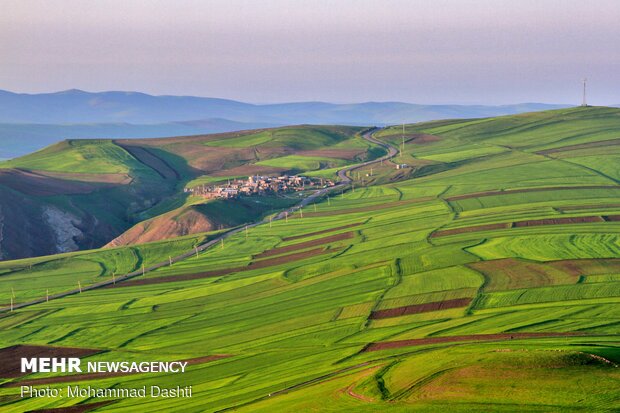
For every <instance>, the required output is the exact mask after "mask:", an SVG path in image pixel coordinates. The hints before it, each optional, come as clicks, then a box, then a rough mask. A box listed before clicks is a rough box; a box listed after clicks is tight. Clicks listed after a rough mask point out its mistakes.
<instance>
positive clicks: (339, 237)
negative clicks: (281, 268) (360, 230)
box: [254, 231, 355, 259]
mask: <svg viewBox="0 0 620 413" xmlns="http://www.w3.org/2000/svg"><path fill="white" fill-rule="evenodd" d="M354 236H355V233H354V232H352V231H350V232H343V233H341V234H336V235H330V236H329V237H324V238H317V239H313V240H311V241H306V242H301V243H299V244H293V245H287V246H286V247H280V248H274V249H271V250H267V251H265V252H262V253H260V254H258V255H256V256H254V258H256V259H260V258H267V257H272V256H274V255H280V254H285V253H288V252H292V251H299V250H303V249H306V248H310V247H316V246H319V245H325V244H329V243H332V242H337V241H343V240H345V239H351V238H353V237H354Z"/></svg>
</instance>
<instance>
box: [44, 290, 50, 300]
mask: <svg viewBox="0 0 620 413" xmlns="http://www.w3.org/2000/svg"><path fill="white" fill-rule="evenodd" d="M49 300H50V290H49V288H48V289H47V290H45V302H46V303H47V302H48V301H49Z"/></svg>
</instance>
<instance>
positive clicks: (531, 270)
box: [0, 107, 620, 412]
mask: <svg viewBox="0 0 620 413" xmlns="http://www.w3.org/2000/svg"><path fill="white" fill-rule="evenodd" d="M375 136H376V137H378V138H380V139H384V140H386V141H390V142H393V143H394V144H395V145H396V144H397V145H400V144H402V141H403V136H402V134H401V129H400V127H394V128H386V129H384V130H381V131H379V132H378V133H376V135H375ZM618 136H620V109H609V108H597V107H588V108H576V109H567V110H560V111H550V112H544V113H538V114H527V115H517V116H508V117H502V118H493V119H482V120H476V121H471V120H465V121H458V120H455V121H444V122H430V123H424V124H415V125H407V127H406V130H405V136H404V141H405V143H404V145H403V147H402V149H403V151H402V154H401V155H399V156H397V157H396V159H394V160H393V162H389V161H385V162H381V163H377V164H373V165H367V166H364V167H362V168H360V169H359V170H353V171H351V172H350V175H351V177H352V178H353V179H354V182H353V185H352V186H351V187H350V188H349V190H347V191H346V192H343V193H336V194H331V196H330V198H329V199H323V200H321V201H319V202H317V203H316V204H310V205H307V206H306V207H304V209H303V217H302V214H301V213H300V212H296V213H295V214H294V215H292V216H290V217H289V218H288V219H287V220H279V221H274V222H273V223H264V224H261V225H258V226H256V227H253V228H250V229H249V230H248V231H247V232H245V231H242V232H239V233H236V234H234V235H232V236H230V237H229V238H227V239H226V240H225V243H222V244H221V245H220V244H219V243H218V244H217V245H216V246H214V247H212V248H210V249H207V250H205V251H204V252H200V253H197V254H192V255H191V256H189V257H186V258H185V259H183V260H180V261H178V262H175V263H174V264H172V265H169V266H168V265H167V266H165V267H162V268H159V269H157V270H155V271H151V272H147V273H146V274H145V275H143V276H138V277H136V278H133V279H131V280H128V281H124V282H122V283H117V284H116V285H115V286H114V287H109V288H101V289H97V290H92V291H85V292H84V293H82V294H74V295H72V296H68V297H64V298H60V299H56V300H50V301H49V302H43V303H40V304H37V305H33V306H30V307H26V308H23V309H19V310H17V311H14V312H12V313H5V314H4V315H3V316H1V318H0V348H8V347H9V346H14V345H39V346H49V347H52V349H48V350H49V351H60V350H58V348H74V347H79V348H82V349H92V350H94V351H96V354H91V355H88V356H85V359H86V360H89V361H94V360H124V359H130V360H144V361H150V360H193V361H192V363H191V365H190V366H189V367H188V371H187V372H186V373H184V374H183V375H182V376H179V375H177V374H167V375H161V374H160V375H157V374H150V375H149V374H133V375H125V376H114V377H102V376H100V377H88V376H80V375H77V376H74V377H66V376H67V375H66V374H65V375H59V376H62V377H55V378H50V377H49V376H50V375H44V374H30V375H28V376H23V377H6V376H7V375H6V374H5V377H4V378H3V379H0V407H1V408H2V409H3V411H7V412H19V411H25V410H35V411H36V410H37V409H49V408H59V407H68V406H72V405H76V404H78V403H82V404H85V405H88V404H90V403H94V402H100V401H101V400H93V399H87V398H81V399H66V398H65V399H43V398H38V399H28V398H27V399H21V398H20V397H19V389H20V388H19V387H18V386H20V385H25V384H28V385H37V386H52V387H54V388H61V387H66V385H67V384H68V383H69V384H73V383H80V384H82V385H84V386H85V385H89V384H90V385H97V386H99V387H106V388H107V387H114V388H135V387H139V386H143V385H147V386H150V385H159V386H171V387H172V386H176V385H177V384H179V383H182V384H183V385H192V386H193V389H194V391H193V397H192V398H191V399H175V398H172V399H157V400H153V399H135V398H134V399H131V398H126V399H113V400H110V403H111V404H107V405H92V406H91V407H93V408H96V409H97V410H96V411H101V412H106V411H110V412H115V411H117V412H120V411H123V412H125V411H135V412H143V411H146V410H155V411H183V412H202V411H209V412H216V411H224V410H226V409H232V410H234V411H240V412H246V411H247V412H274V411H282V412H296V411H302V412H303V411H355V412H376V411H386V410H389V411H395V412H417V411H420V412H435V411H438V410H446V411H454V412H479V411H485V412H514V411H525V412H557V411H562V412H573V411H574V412H582V411H597V412H599V411H600V412H612V411H617V410H618V409H620V398H619V393H618V383H619V382H620V368H618V365H619V364H620V306H619V305H618V304H619V303H620V235H619V234H620V185H618V181H617V179H618V177H617V175H616V166H615V165H616V164H617V161H616V158H617V157H618V156H619V155H620V145H618V142H617V138H618ZM261 139H262V138H261ZM261 139H258V140H256V139H255V138H250V140H251V141H252V142H253V144H254V145H261V144H262V143H257V142H261ZM213 141H217V140H213ZM209 142H211V141H209ZM238 142H239V141H235V142H233V144H235V145H236V144H238ZM166 145H168V144H166ZM170 145H178V144H177V143H170ZM204 146H205V147H208V146H209V145H204ZM168 150H169V149H168ZM181 150H187V151H188V152H187V153H189V151H190V150H189V149H187V148H185V149H181V148H177V152H175V153H177V154H178V153H179V152H180V151H181ZM192 150H193V149H192ZM192 153H193V152H192ZM194 156H195V157H194V158H192V161H191V162H189V163H190V165H191V166H192V167H194V168H195V167H196V166H197V165H199V164H200V162H202V161H199V159H204V157H202V156H201V155H199V154H198V153H195V155H194ZM285 156H289V155H285ZM299 156H304V155H299ZM314 156H316V155H314ZM289 159H290V157H289ZM192 162H193V164H192ZM394 162H398V163H407V164H408V165H409V166H411V168H406V169H399V170H396V169H395V164H394ZM371 168H372V171H371ZM214 236H216V234H215V233H205V234H201V235H200V237H201V238H198V237H197V236H195V237H190V238H181V239H175V240H170V241H168V242H158V243H154V244H145V245H143V246H138V247H122V248H115V249H109V250H95V251H89V252H79V253H73V254H68V255H63V256H50V257H42V258H37V259H28V260H19V261H7V262H2V263H0V303H8V302H9V301H10V300H11V297H12V290H11V288H13V291H14V293H15V298H14V300H15V302H17V303H19V302H26V301H29V300H32V299H34V298H36V297H42V296H44V294H45V291H46V289H48V288H57V290H61V289H62V288H65V289H68V288H70V287H69V286H70V285H71V284H76V283H77V282H78V281H81V282H82V283H83V285H88V284H89V283H92V282H96V280H103V279H110V278H111V276H112V273H114V272H116V273H117V274H118V273H122V274H124V273H126V272H129V271H132V270H134V269H136V268H139V266H140V265H141V263H140V262H139V261H137V258H135V257H136V256H138V255H139V256H140V257H144V256H146V255H147V254H150V255H149V259H150V261H148V263H149V264H150V263H153V262H157V260H158V259H159V260H162V259H163V261H165V260H166V255H176V254H177V253H180V251H182V250H183V249H184V248H185V249H188V250H191V248H192V247H193V246H195V245H197V244H198V243H202V242H204V240H205V237H206V238H208V237H214ZM166 246H168V247H166ZM188 247H189V248H188ZM168 249H169V250H168ZM168 251H170V252H168ZM143 259H144V258H143ZM147 265H148V264H147ZM56 286H58V287H56ZM55 291H56V290H55ZM3 351H7V350H1V349H0V359H2V352H3ZM86 407H88V406H82V408H86Z"/></svg>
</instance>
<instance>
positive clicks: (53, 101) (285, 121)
mask: <svg viewBox="0 0 620 413" xmlns="http://www.w3.org/2000/svg"><path fill="white" fill-rule="evenodd" d="M567 106H568V105H552V104H541V103H521V104H514V105H501V106H484V105H420V104H411V103H402V102H366V103H352V104H333V103H325V102H297V103H279V104H264V105H256V104H250V103H244V102H237V101H234V100H227V99H216V98H204V97H193V96H152V95H148V94H144V93H138V92H100V93H90V92H85V91H82V90H76V89H72V90H67V91H63V92H56V93H41V94H24V93H13V92H8V91H2V90H0V158H11V157H15V156H19V155H23V154H25V153H28V152H31V151H33V150H36V149H39V148H41V147H43V146H46V145H49V144H51V143H53V142H56V141H59V140H62V139H65V138H105V137H109V138H121V137H123V138H140V137H158V136H161V137H164V136H179V135H193V134H202V133H215V132H227V131H233V130H239V129H253V128H260V127H268V126H281V125H295V124H340V125H379V126H381V125H388V124H398V123H403V122H407V123H412V122H420V121H426V120H435V119H447V118H477V117H490V116H500V115H510V114H516V113H522V112H531V111H539V110H548V109H558V108H563V107H567Z"/></svg>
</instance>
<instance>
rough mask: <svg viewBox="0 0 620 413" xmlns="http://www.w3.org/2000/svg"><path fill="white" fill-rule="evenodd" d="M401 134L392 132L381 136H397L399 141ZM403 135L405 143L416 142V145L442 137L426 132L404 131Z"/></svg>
mask: <svg viewBox="0 0 620 413" xmlns="http://www.w3.org/2000/svg"><path fill="white" fill-rule="evenodd" d="M402 136H403V135H402V134H401V133H394V134H392V135H387V136H383V138H396V137H398V138H399V139H401V140H400V141H399V142H402V138H401V137H402ZM404 137H405V143H413V144H417V145H423V144H425V143H431V142H437V141H440V140H441V139H442V138H441V136H437V135H430V134H428V133H406V134H405V135H404Z"/></svg>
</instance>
